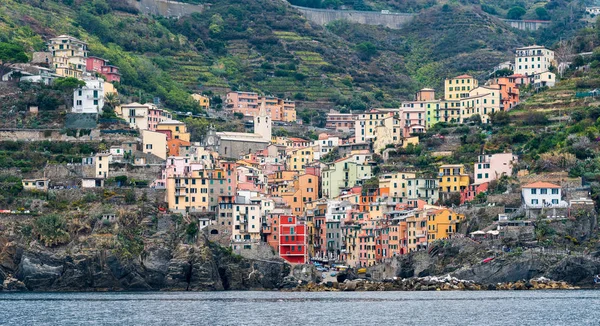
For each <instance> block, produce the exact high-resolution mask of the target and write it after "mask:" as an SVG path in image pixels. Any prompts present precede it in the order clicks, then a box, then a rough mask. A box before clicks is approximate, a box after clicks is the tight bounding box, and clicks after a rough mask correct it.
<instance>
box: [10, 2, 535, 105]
mask: <svg viewBox="0 0 600 326" xmlns="http://www.w3.org/2000/svg"><path fill="white" fill-rule="evenodd" d="M444 8H445V7H444ZM444 8H442V7H435V8H432V9H430V10H426V11H424V12H423V13H422V14H420V15H419V17H418V18H417V20H416V21H415V23H414V24H412V25H411V26H410V27H409V28H407V29H406V30H402V31H392V30H387V29H384V28H379V27H371V26H362V25H346V24H343V25H333V26H331V27H330V28H329V29H323V28H321V27H319V26H314V25H311V24H310V23H308V22H307V21H306V20H305V19H304V18H303V17H302V16H300V14H299V13H298V12H297V11H295V10H294V9H293V8H290V7H289V6H287V5H286V4H285V3H283V2H281V1H278V0H257V1H251V2H249V1H239V0H226V1H219V2H218V3H215V4H213V5H212V6H211V7H210V9H208V10H206V11H205V12H203V13H201V14H193V15H191V16H189V17H184V18H182V19H179V20H174V19H166V18H151V17H145V16H141V15H139V14H138V13H136V11H135V9H134V8H130V7H128V6H126V5H124V4H123V3H122V2H119V1H113V0H109V1H105V0H98V1H94V2H87V1H85V2H84V1H38V0H24V1H15V0H8V1H3V2H2V4H0V19H1V21H0V39H1V40H5V41H10V42H14V43H18V44H21V45H23V46H25V48H27V49H28V50H29V51H33V50H42V49H43V48H44V42H45V40H46V39H48V38H49V37H52V36H55V35H59V34H71V35H74V36H76V37H79V38H82V39H84V40H85V41H87V42H88V43H89V49H90V53H91V54H92V55H99V56H103V57H106V58H107V59H109V60H110V61H111V62H112V63H113V64H115V65H117V66H119V67H121V70H122V73H123V84H122V85H119V90H120V93H121V94H122V95H124V96H125V97H134V99H135V97H137V96H138V95H139V91H140V90H142V91H143V92H142V97H143V100H150V99H151V98H152V97H153V96H159V97H161V98H162V99H163V102H164V103H165V104H166V105H167V106H168V107H171V108H173V109H176V110H190V109H192V108H193V104H192V103H191V102H190V101H189V99H188V97H187V96H186V95H185V94H186V93H188V92H191V91H201V92H206V93H209V94H211V93H212V94H221V95H222V94H224V92H225V91H227V90H229V89H234V90H255V91H259V92H264V93H271V94H273V95H278V96H282V97H289V98H294V99H296V100H300V101H307V103H305V104H304V105H302V104H301V106H304V107H323V104H315V103H314V102H323V101H325V102H328V103H330V105H337V106H339V107H340V108H343V107H347V108H351V109H365V108H367V107H377V106H387V107H395V106H397V105H398V100H399V99H401V98H406V97H409V96H410V95H411V94H412V93H413V91H415V90H416V89H417V88H418V87H422V86H435V87H439V86H440V85H441V81H442V80H443V78H445V77H447V76H450V75H453V74H456V73H462V72H470V73H474V74H476V75H478V74H483V73H484V72H486V71H487V70H488V69H490V68H491V67H493V66H494V65H495V64H496V63H497V62H498V61H499V60H503V59H507V58H508V57H509V55H510V52H511V50H512V48H514V47H515V46H518V45H521V44H523V43H525V42H526V39H524V38H521V37H519V36H517V35H515V34H514V33H513V32H512V31H510V30H508V29H506V27H505V25H503V24H501V23H500V22H499V21H496V20H494V19H492V18H490V16H488V15H487V14H485V13H483V12H481V11H480V10H477V9H473V8H471V7H462V6H451V7H450V8H449V9H448V8H446V9H445V11H444ZM437 22H439V23H437ZM115 26H116V27H117V28H116V30H115V29H111V28H113V27H115ZM457 28H458V29H457ZM481 30H485V31H490V32H489V33H487V32H484V33H480V32H477V31H481ZM445 31H460V33H446V32H445ZM465 33H466V34H465ZM463 35H467V36H470V37H472V39H471V40H469V41H468V42H464V43H462V42H457V41H458V40H460V39H462V38H463ZM500 36H501V37H500ZM431 45H433V46H435V48H432V47H431ZM457 45H462V46H460V47H458V48H457ZM430 50H434V51H430ZM433 53H436V55H433ZM446 63H448V64H446ZM411 76H412V77H411ZM311 103H312V104H311ZM325 107H327V105H326V106H325Z"/></svg>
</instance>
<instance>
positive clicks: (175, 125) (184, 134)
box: [156, 120, 190, 142]
mask: <svg viewBox="0 0 600 326" xmlns="http://www.w3.org/2000/svg"><path fill="white" fill-rule="evenodd" d="M161 130H164V131H169V132H170V133H171V137H172V138H173V139H181V140H184V141H187V142H189V141H190V133H189V132H188V131H187V126H186V125H185V123H183V122H181V121H177V120H165V121H161V122H159V123H158V124H157V125H156V131H157V132H158V131H161Z"/></svg>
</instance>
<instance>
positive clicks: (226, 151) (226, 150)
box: [225, 146, 227, 155]
mask: <svg viewBox="0 0 600 326" xmlns="http://www.w3.org/2000/svg"><path fill="white" fill-rule="evenodd" d="M225 155H227V146H225Z"/></svg>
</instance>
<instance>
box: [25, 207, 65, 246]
mask: <svg viewBox="0 0 600 326" xmlns="http://www.w3.org/2000/svg"><path fill="white" fill-rule="evenodd" d="M33 225H34V230H35V233H36V234H37V236H38V237H39V239H40V240H41V241H42V242H43V243H44V245H45V246H46V247H50V246H53V245H58V244H62V243H66V242H67V241H69V239H70V235H69V233H68V232H67V231H66V230H67V221H66V219H65V218H64V217H62V216H60V215H57V214H51V215H44V216H40V217H38V218H37V219H36V220H35V221H34V222H33Z"/></svg>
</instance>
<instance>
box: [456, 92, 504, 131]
mask: <svg viewBox="0 0 600 326" xmlns="http://www.w3.org/2000/svg"><path fill="white" fill-rule="evenodd" d="M461 102H462V104H461V106H462V110H461V122H463V123H465V122H467V120H468V119H470V118H471V117H473V116H474V115H479V116H480V117H481V122H482V123H490V115H491V114H493V113H494V112H499V111H502V107H501V100H500V87H499V86H498V85H492V86H481V87H477V88H475V89H473V90H471V92H470V96H469V97H468V98H465V99H463V100H461Z"/></svg>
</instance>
